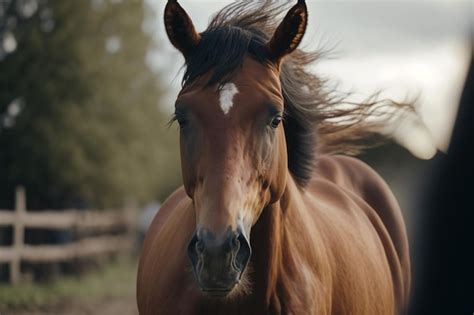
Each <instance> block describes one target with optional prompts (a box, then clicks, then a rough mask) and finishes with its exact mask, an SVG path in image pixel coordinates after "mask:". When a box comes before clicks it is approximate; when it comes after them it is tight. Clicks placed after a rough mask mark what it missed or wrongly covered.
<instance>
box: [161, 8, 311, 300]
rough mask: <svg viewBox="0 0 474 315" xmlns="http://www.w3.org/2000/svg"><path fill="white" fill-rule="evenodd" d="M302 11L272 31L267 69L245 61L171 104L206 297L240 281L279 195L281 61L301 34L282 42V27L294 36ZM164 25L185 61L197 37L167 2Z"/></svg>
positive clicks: (192, 248)
mask: <svg viewBox="0 0 474 315" xmlns="http://www.w3.org/2000/svg"><path fill="white" fill-rule="evenodd" d="M305 12H306V7H305V6H304V3H303V1H300V2H299V4H298V5H296V6H295V7H294V8H293V9H292V10H291V11H290V13H289V14H288V15H287V17H286V18H285V21H284V22H283V23H282V26H280V27H279V28H278V30H280V29H282V28H285V27H287V29H284V30H283V31H281V30H280V31H278V30H277V32H276V33H275V36H274V38H273V39H272V40H271V41H270V42H269V43H268V45H267V49H268V54H269V56H271V58H272V62H270V63H268V64H266V65H264V64H262V63H259V62H257V61H255V60H254V59H252V58H251V57H246V59H245V61H244V64H243V66H242V68H241V69H240V70H239V71H238V72H237V73H236V74H235V75H233V76H232V79H230V80H229V81H226V82H221V83H220V84H215V85H208V84H207V82H208V80H209V77H210V76H211V75H212V72H209V73H207V74H204V75H202V76H201V77H199V78H198V79H196V80H195V81H193V82H192V83H189V84H186V85H185V87H184V88H183V90H182V91H181V92H180V94H179V96H178V99H177V101H176V109H175V116H176V120H177V121H178V123H179V125H180V129H181V132H180V143H181V163H182V171H183V180H184V187H185V189H186V192H187V194H188V195H189V197H190V198H191V199H192V200H193V204H194V209H195V212H196V232H195V234H194V236H193V238H192V239H191V241H190V243H189V246H188V256H189V258H190V260H191V263H192V265H193V270H194V273H195V275H196V278H197V280H198V283H199V286H200V288H201V290H202V291H204V292H206V293H208V294H209V295H211V296H227V295H228V294H229V293H230V292H231V291H232V290H233V289H234V288H235V287H236V285H237V284H238V283H239V282H240V280H241V277H242V275H243V273H244V271H245V268H246V266H247V264H248V262H249V259H250V256H251V247H250V241H249V237H250V230H251V228H252V226H253V225H254V224H255V223H256V221H257V220H258V218H259V216H260V214H261V212H262V210H263V209H264V208H265V207H266V206H267V205H269V204H270V203H273V202H276V201H278V200H279V199H280V197H281V196H282V194H283V192H284V189H285V185H286V176H287V175H286V174H287V157H286V142H285V133H284V130H283V124H282V123H281V122H282V119H283V110H284V108H283V103H284V101H283V96H282V92H281V86H280V80H279V62H280V60H281V58H282V57H283V56H284V55H285V54H287V53H288V52H291V51H293V50H294V49H295V48H296V45H297V44H298V43H299V41H300V40H301V37H302V34H301V36H300V38H299V39H298V40H297V42H296V43H294V38H292V39H291V38H290V39H288V38H286V37H288V34H287V33H288V32H287V31H288V28H290V31H291V30H292V28H294V27H296V28H297V29H296V32H295V34H293V36H296V35H297V34H299V31H298V30H301V29H303V30H304V28H301V27H300V24H301V23H303V24H304V26H305V25H306V15H305V14H306V13H305ZM303 15H304V18H302V16H303ZM295 18H298V21H297V22H298V23H296V22H295V21H294V19H295ZM165 21H166V25H167V31H168V35H169V36H170V39H171V41H172V43H173V44H174V45H175V46H176V47H177V48H178V49H180V50H181V51H182V52H183V54H184V55H185V57H186V56H187V54H189V53H191V52H190V50H192V48H191V47H193V45H194V46H195V45H197V44H198V43H199V40H200V35H199V34H197V33H195V31H194V27H192V23H191V21H190V20H189V17H187V15H186V14H185V13H184V11H183V10H182V8H181V7H180V6H179V5H178V4H177V3H176V2H175V1H170V2H169V3H168V5H167V9H166V13H165ZM285 23H286V24H288V23H290V24H292V25H286V24H285ZM279 33H283V35H282V34H280V35H279ZM176 34H178V35H176ZM278 36H280V37H281V36H284V38H277V37H278ZM278 42H288V45H293V46H294V47H283V48H282V47H280V46H279V45H277V44H275V43H278ZM273 46H275V47H273Z"/></svg>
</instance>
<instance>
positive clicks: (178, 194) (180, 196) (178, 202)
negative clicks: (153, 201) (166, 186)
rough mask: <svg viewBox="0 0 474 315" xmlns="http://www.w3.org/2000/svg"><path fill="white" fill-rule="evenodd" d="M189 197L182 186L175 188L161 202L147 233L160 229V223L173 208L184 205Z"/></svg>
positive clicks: (153, 232)
mask: <svg viewBox="0 0 474 315" xmlns="http://www.w3.org/2000/svg"><path fill="white" fill-rule="evenodd" d="M190 202H191V199H190V198H189V197H188V195H187V194H186V192H185V190H184V187H182V186H181V187H180V188H178V189H176V190H175V191H174V192H173V193H172V194H171V195H170V196H169V197H168V198H167V199H166V200H165V202H163V204H162V206H161V207H160V210H159V211H158V213H157V214H156V216H155V218H154V219H153V221H152V223H151V225H150V229H149V231H148V232H147V234H155V232H157V231H158V230H160V229H161V227H162V225H163V223H164V222H166V220H167V219H168V217H169V216H170V215H171V214H172V213H173V210H175V209H176V208H179V207H185V206H186V204H188V203H190Z"/></svg>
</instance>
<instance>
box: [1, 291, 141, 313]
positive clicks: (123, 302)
mask: <svg viewBox="0 0 474 315" xmlns="http://www.w3.org/2000/svg"><path fill="white" fill-rule="evenodd" d="M96 314H100V315H137V314H138V310H137V307H136V302H135V297H134V296H133V297H132V296H130V297H126V298H121V299H116V298H114V299H106V300H103V301H98V302H94V303H80V302H76V301H72V302H70V303H65V304H63V305H55V306H50V307H46V308H44V309H39V310H35V311H22V312H8V313H6V312H4V313H0V315H96Z"/></svg>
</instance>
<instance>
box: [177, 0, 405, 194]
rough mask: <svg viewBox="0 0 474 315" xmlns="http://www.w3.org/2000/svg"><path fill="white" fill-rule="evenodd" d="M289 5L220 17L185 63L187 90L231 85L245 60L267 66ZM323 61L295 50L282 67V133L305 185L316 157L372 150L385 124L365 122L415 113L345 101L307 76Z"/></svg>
mask: <svg viewBox="0 0 474 315" xmlns="http://www.w3.org/2000/svg"><path fill="white" fill-rule="evenodd" d="M287 9H288V4H287V3H284V4H281V3H278V2H277V1H272V0H266V1H245V0H243V1H237V2H235V3H232V4H230V5H228V6H226V7H225V8H224V9H222V10H221V11H219V12H218V13H217V14H216V15H215V16H214V17H213V19H212V20H211V22H210V24H209V26H208V28H207V30H206V31H204V32H203V33H201V36H202V38H201V42H200V44H199V46H198V48H197V49H196V51H195V52H193V54H192V55H191V56H189V58H188V59H187V60H186V71H185V74H184V78H183V85H186V84H189V83H191V82H193V81H194V80H195V79H196V78H198V77H200V76H201V75H203V74H205V73H207V72H209V71H212V73H213V74H212V77H211V79H210V81H209V82H208V84H209V85H212V84H216V83H218V82H220V81H222V80H227V79H229V78H230V77H231V76H232V75H233V74H234V73H235V72H236V71H238V70H239V68H240V67H242V65H243V62H244V59H245V57H246V56H251V57H253V58H254V59H256V60H257V61H259V62H260V63H262V64H266V63H268V56H267V55H266V50H265V44H266V43H267V42H268V41H269V40H270V38H271V36H272V35H273V32H274V31H275V29H276V27H277V26H278V23H279V22H280V21H281V18H282V14H283V13H285V12H286V11H287ZM320 57H321V52H319V51H303V50H301V49H297V50H296V51H294V52H293V53H292V54H291V55H289V56H287V57H286V58H285V59H284V60H283V63H282V68H281V75H280V81H281V86H282V90H283V97H284V100H285V104H284V106H285V118H284V127H285V135H286V141H287V146H288V167H289V170H290V172H291V173H292V175H293V176H294V178H295V179H296V180H297V181H298V183H300V184H301V185H304V184H306V183H307V182H308V181H309V179H310V178H311V176H312V175H313V171H314V165H315V162H316V153H317V152H324V153H344V154H357V153H358V152H360V150H362V149H364V148H366V147H367V146H368V142H367V140H368V139H373V137H372V136H374V135H377V132H378V131H381V129H382V128H381V127H382V126H383V125H384V124H385V123H386V120H387V119H385V120H384V119H367V118H368V117H373V116H383V115H386V114H387V113H390V115H391V116H392V118H393V117H394V116H395V114H396V113H397V112H402V111H403V110H411V109H412V108H413V107H412V105H410V104H400V103H395V102H392V101H390V100H381V101H377V97H376V96H377V95H374V96H373V97H371V98H369V100H368V101H367V102H363V103H353V102H348V101H346V98H347V94H342V93H338V92H337V91H334V90H332V89H329V88H328V87H327V86H326V81H325V80H323V79H321V78H320V77H318V76H316V75H315V74H313V73H311V72H310V71H309V68H310V66H311V65H312V64H313V63H314V62H315V61H316V60H318V59H319V58H320Z"/></svg>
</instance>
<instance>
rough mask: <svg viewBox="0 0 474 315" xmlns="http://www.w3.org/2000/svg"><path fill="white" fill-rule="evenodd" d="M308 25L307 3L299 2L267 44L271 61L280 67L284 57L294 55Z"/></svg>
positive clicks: (302, 0) (300, 0)
mask: <svg viewBox="0 0 474 315" xmlns="http://www.w3.org/2000/svg"><path fill="white" fill-rule="evenodd" d="M307 25H308V9H307V7H306V3H305V1H304V0H298V3H297V4H296V5H295V6H294V7H292V8H291V9H290V11H289V12H288V13H287V14H286V16H285V19H284V20H283V22H282V23H281V24H280V25H279V26H278V28H277V29H276V31H275V34H273V37H272V39H271V40H270V41H269V42H268V44H267V50H268V53H269V56H270V60H271V61H273V62H274V63H276V64H277V65H279V64H280V61H281V59H282V58H283V57H285V56H286V55H288V54H290V53H292V52H293V51H294V50H295V49H296V48H297V47H298V45H299V44H300V43H301V40H302V39H303V35H304V33H305V32H306V26H307Z"/></svg>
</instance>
